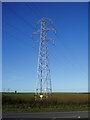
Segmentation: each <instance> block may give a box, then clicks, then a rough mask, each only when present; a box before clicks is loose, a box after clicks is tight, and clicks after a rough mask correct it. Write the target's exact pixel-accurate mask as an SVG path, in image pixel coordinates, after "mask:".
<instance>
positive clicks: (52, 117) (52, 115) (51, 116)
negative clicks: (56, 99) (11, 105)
mask: <svg viewBox="0 0 90 120" xmlns="http://www.w3.org/2000/svg"><path fill="white" fill-rule="evenodd" d="M2 116H3V120H4V119H5V120H6V118H7V119H8V120H9V119H13V118H17V119H20V120H24V119H26V118H29V119H30V118H31V119H32V120H34V119H36V118H37V119H42V118H44V119H45V120H46V118H47V120H59V118H88V112H87V111H83V112H81V111H78V112H38V113H3V115H2ZM37 119H36V120H37Z"/></svg>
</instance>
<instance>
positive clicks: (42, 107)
mask: <svg viewBox="0 0 90 120" xmlns="http://www.w3.org/2000/svg"><path fill="white" fill-rule="evenodd" d="M2 103H3V110H6V109H7V110H6V111H9V110H12V111H14V110H17V109H18V110H19V111H21V110H24V111H30V112H32V111H63V110H87V109H88V94H80V93H79V94H76V93H52V97H50V98H48V100H42V101H40V100H38V101H35V98H34V93H3V94H2Z"/></svg>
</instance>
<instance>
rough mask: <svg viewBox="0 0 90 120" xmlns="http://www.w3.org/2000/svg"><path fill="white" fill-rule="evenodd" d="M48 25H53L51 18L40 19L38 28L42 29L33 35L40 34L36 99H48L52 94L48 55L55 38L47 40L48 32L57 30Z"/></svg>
mask: <svg viewBox="0 0 90 120" xmlns="http://www.w3.org/2000/svg"><path fill="white" fill-rule="evenodd" d="M47 23H51V24H53V22H52V20H51V19H49V18H42V19H40V20H39V21H38V22H37V24H36V26H37V25H38V24H40V29H38V30H37V31H36V32H33V34H32V37H33V35H35V34H40V42H39V55H38V65H37V81H36V93H35V96H36V97H35V98H37V96H39V97H40V98H41V99H42V97H45V98H48V95H49V94H51V93H52V85H51V77H50V68H49V54H48V41H50V40H52V41H53V44H54V39H53V38H47V32H48V31H55V34H56V29H55V28H47Z"/></svg>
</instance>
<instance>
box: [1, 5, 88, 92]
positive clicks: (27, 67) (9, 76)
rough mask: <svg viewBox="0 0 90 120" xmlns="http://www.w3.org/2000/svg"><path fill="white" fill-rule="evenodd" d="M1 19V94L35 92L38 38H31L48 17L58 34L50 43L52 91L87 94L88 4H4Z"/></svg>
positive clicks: (52, 35)
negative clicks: (37, 27) (40, 22)
mask: <svg viewBox="0 0 90 120" xmlns="http://www.w3.org/2000/svg"><path fill="white" fill-rule="evenodd" d="M2 15H3V16H2V20H3V23H2V27H3V28H2V32H3V34H2V61H3V62H2V83H3V84H2V85H3V90H6V91H7V89H10V91H15V90H17V91H23V92H25V91H26V92H27V91H28V92H29V91H30V92H34V91H35V84H36V80H37V60H38V52H39V43H38V44H36V45H35V48H33V44H34V41H35V40H36V39H37V38H39V36H37V37H35V39H34V41H32V37H31V36H32V32H34V31H35V29H34V25H35V23H36V22H37V21H38V20H39V19H41V18H42V17H48V18H51V19H52V20H53V23H54V27H55V28H56V31H57V35H56V36H55V35H54V34H53V33H52V34H51V35H50V36H51V37H54V39H55V46H53V45H52V42H49V55H50V69H51V80H52V89H53V91H58V92H86V91H88V3H3V9H2ZM52 27H53V26H52Z"/></svg>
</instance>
